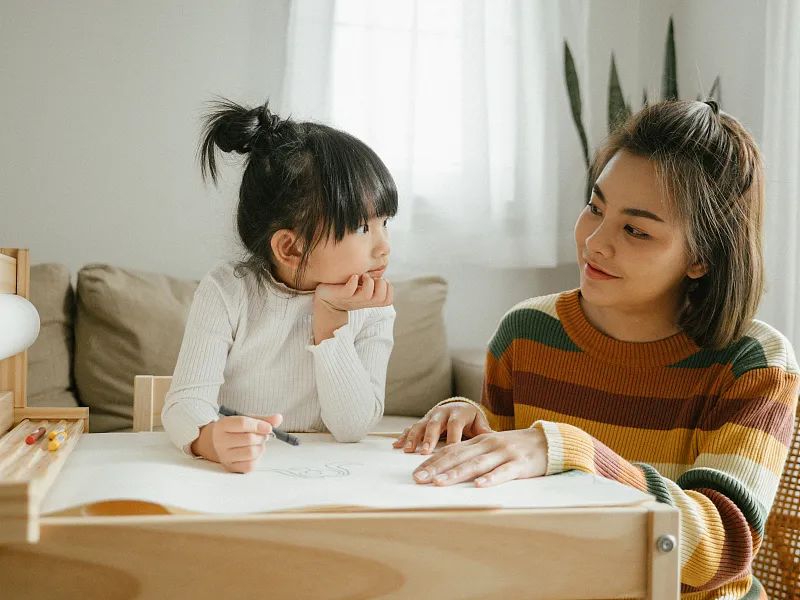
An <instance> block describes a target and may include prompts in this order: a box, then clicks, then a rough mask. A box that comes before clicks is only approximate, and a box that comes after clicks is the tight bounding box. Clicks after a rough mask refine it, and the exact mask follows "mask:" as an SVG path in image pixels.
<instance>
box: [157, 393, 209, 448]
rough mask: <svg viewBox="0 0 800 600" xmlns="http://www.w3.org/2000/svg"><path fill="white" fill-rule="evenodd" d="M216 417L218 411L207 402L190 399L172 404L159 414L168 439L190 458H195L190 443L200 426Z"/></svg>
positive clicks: (195, 436)
mask: <svg viewBox="0 0 800 600" xmlns="http://www.w3.org/2000/svg"><path fill="white" fill-rule="evenodd" d="M218 419H219V413H218V412H217V411H215V410H214V409H213V408H212V407H211V406H210V405H209V404H208V403H207V402H203V401H190V400H185V401H182V402H180V403H176V404H173V405H172V406H170V407H169V408H168V409H167V410H165V411H164V414H163V415H162V416H161V421H162V424H163V425H164V429H165V431H166V432H167V435H168V436H169V439H170V440H171V441H172V443H173V444H175V446H177V447H178V448H179V449H180V450H181V452H183V453H184V454H185V455H186V456H190V457H192V458H197V457H196V456H195V455H194V454H193V453H192V450H191V445H192V442H194V441H195V440H196V439H197V436H199V435H200V428H201V427H202V426H203V425H207V424H208V423H211V422H212V421H216V420H218Z"/></svg>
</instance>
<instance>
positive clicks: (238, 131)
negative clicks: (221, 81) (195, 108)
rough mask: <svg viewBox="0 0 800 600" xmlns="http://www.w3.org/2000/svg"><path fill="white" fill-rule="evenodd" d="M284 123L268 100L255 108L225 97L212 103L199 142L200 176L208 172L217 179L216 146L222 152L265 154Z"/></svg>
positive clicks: (214, 179) (213, 178) (212, 177)
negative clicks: (270, 108)
mask: <svg viewBox="0 0 800 600" xmlns="http://www.w3.org/2000/svg"><path fill="white" fill-rule="evenodd" d="M285 122H286V121H283V120H281V118H280V117H279V116H278V115H276V114H274V113H273V112H272V111H270V110H269V103H268V102H265V103H264V104H263V105H262V106H258V107H256V108H248V107H246V106H242V105H240V104H237V103H235V102H232V101H230V100H227V99H224V98H223V99H220V100H217V101H214V102H211V103H210V107H209V111H208V113H207V114H206V117H205V123H204V127H203V135H202V138H201V140H202V141H201V143H200V159H201V166H202V172H203V176H204V177H205V175H206V171H209V172H210V174H211V179H212V180H213V181H215V182H216V175H217V169H216V160H215V152H214V149H215V147H216V148H219V149H220V150H222V151H223V152H236V153H238V154H248V153H250V152H254V153H261V154H267V153H269V151H270V150H271V149H272V146H273V141H274V137H275V134H276V133H277V132H278V131H279V130H280V129H281V128H282V126H283V124H284V123H285Z"/></svg>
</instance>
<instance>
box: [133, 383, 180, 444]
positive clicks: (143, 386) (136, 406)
mask: <svg viewBox="0 0 800 600" xmlns="http://www.w3.org/2000/svg"><path fill="white" fill-rule="evenodd" d="M171 383H172V376H156V375H137V376H136V377H134V379H133V430H134V431H158V430H160V429H163V427H162V425H161V409H162V408H163V407H164V398H166V396H167V392H168V391H169V386H170V384H171Z"/></svg>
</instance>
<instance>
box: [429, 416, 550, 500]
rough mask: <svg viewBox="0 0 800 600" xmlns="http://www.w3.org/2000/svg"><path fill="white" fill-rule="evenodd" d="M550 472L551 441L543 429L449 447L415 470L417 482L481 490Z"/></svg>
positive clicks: (499, 434) (487, 436)
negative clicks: (466, 483)
mask: <svg viewBox="0 0 800 600" xmlns="http://www.w3.org/2000/svg"><path fill="white" fill-rule="evenodd" d="M546 472H547V438H545V436H544V433H542V432H541V430H539V429H518V430H515V431H497V432H493V433H487V434H483V435H479V436H478V437H476V438H473V439H471V440H468V441H466V442H461V443H459V444H454V445H452V446H446V447H444V448H442V449H441V450H439V451H438V452H437V453H436V454H435V455H434V456H432V457H430V458H429V459H428V460H426V461H425V462H424V463H422V464H421V465H420V466H419V467H417V468H416V470H415V471H414V480H415V481H416V482H417V483H433V484H434V485H452V484H454V483H461V482H462V481H472V480H473V479H474V480H475V485H477V486H478V487H489V486H492V485H497V484H499V483H504V482H506V481H511V480H512V479H527V478H529V477H541V476H542V475H544V474H545V473H546Z"/></svg>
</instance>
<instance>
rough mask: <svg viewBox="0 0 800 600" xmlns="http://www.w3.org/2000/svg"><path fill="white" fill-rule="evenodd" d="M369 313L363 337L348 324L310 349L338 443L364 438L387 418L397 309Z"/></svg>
mask: <svg viewBox="0 0 800 600" xmlns="http://www.w3.org/2000/svg"><path fill="white" fill-rule="evenodd" d="M367 311H368V314H367V316H366V319H367V322H366V323H365V325H364V326H363V327H362V328H361V330H360V331H357V332H354V331H353V328H352V326H351V325H349V324H346V325H344V326H342V327H339V328H338V329H336V330H335V331H334V332H333V337H331V338H329V339H326V340H323V341H322V342H321V343H320V344H318V345H316V346H308V349H309V351H310V352H311V353H312V354H313V355H314V375H315V378H316V382H317V395H318V397H319V403H320V407H321V411H322V412H321V416H322V421H323V422H324V423H325V426H326V427H327V428H328V430H329V431H330V432H331V434H333V437H334V438H336V441H339V442H356V441H358V440H360V439H362V438H364V436H366V435H367V434H368V433H369V432H370V430H371V429H372V428H373V426H374V425H375V424H376V423H377V422H378V421H379V420H380V418H381V417H382V416H383V402H384V396H385V391H386V368H387V366H388V364H389V355H390V354H391V352H392V346H393V345H394V337H393V335H392V330H393V327H394V319H395V311H394V308H393V307H392V306H386V307H383V308H374V309H367ZM350 318H351V319H352V316H351V317H350Z"/></svg>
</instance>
